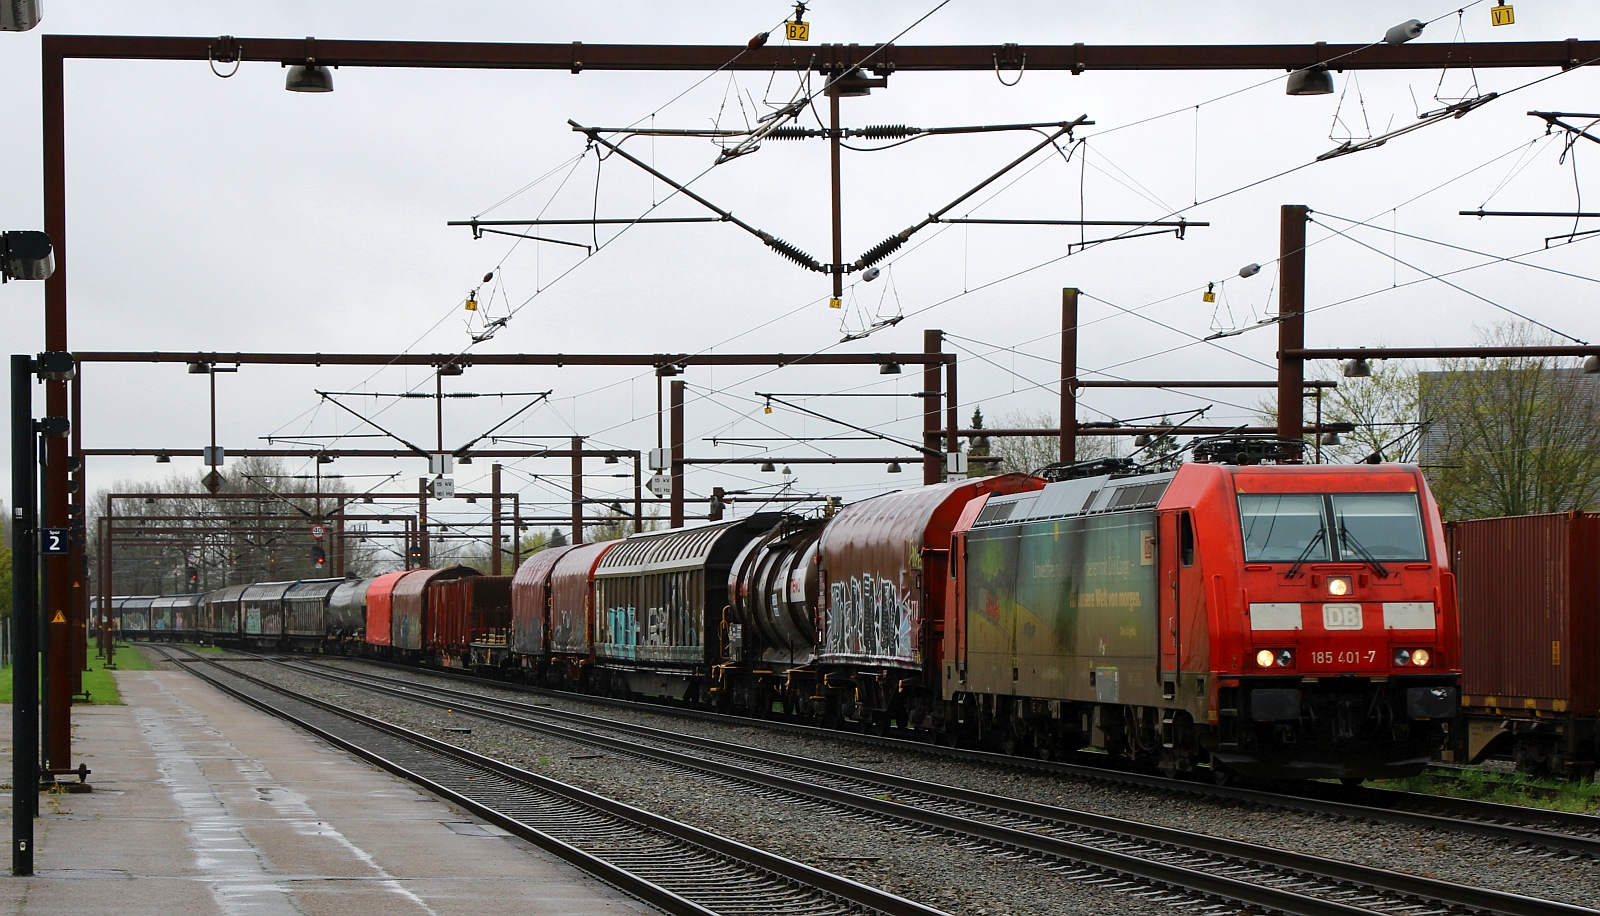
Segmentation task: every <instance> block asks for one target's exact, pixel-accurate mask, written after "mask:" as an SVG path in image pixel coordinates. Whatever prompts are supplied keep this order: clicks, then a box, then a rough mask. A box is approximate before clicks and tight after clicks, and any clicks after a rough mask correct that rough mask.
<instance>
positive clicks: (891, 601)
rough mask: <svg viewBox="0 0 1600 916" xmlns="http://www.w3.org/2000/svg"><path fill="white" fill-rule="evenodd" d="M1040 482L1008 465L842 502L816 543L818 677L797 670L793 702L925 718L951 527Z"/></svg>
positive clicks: (820, 709) (939, 639) (865, 714)
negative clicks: (970, 508)
mask: <svg viewBox="0 0 1600 916" xmlns="http://www.w3.org/2000/svg"><path fill="white" fill-rule="evenodd" d="M1042 486H1044V481H1043V480H1041V479H1039V478H1037V477H1033V476H1030V475H1026V474H1004V475H999V476H996V477H985V478H981V479H979V480H972V481H952V482H949V483H943V484H936V485H933V486H926V487H918V488H916V489H912V490H902V491H899V492H896V493H889V494H887V495H884V496H878V497H874V498H872V499H868V500H863V501H861V502H859V503H855V504H853V505H850V506H847V507H845V508H844V509H843V510H842V511H840V513H839V514H838V516H837V517H835V518H834V519H833V520H832V521H831V522H829V523H828V526H827V529H826V530H825V531H824V532H823V534H822V539H821V541H820V542H819V545H818V550H819V556H820V560H819V562H820V577H821V579H820V583H819V588H820V590H821V600H822V602H823V606H822V609H821V612H820V620H819V624H818V626H819V631H818V633H817V647H818V648H817V667H818V669H819V671H818V675H817V679H815V680H813V681H809V682H808V681H806V680H804V679H801V678H796V679H793V680H792V681H791V683H790V684H789V686H788V690H789V691H790V693H791V696H790V698H789V699H790V703H791V705H798V706H799V707H800V708H801V709H804V710H808V711H809V712H810V713H811V714H813V715H816V716H818V717H820V718H821V719H823V720H824V721H831V720H837V719H842V720H844V721H846V722H855V723H861V724H871V725H873V726H874V727H876V728H879V729H882V728H884V727H887V725H888V723H889V721H890V720H891V719H894V720H897V721H899V722H902V723H910V724H912V725H913V726H914V727H922V728H926V727H928V726H929V724H930V716H929V711H930V709H931V707H932V706H933V705H934V704H935V703H936V702H937V700H938V696H937V693H938V689H939V688H938V680H939V676H940V671H941V661H940V658H941V653H942V651H943V648H942V647H943V639H944V626H945V625H944V616H945V615H944V606H945V591H946V588H945V580H946V579H947V578H948V577H949V574H950V572H949V570H950V536H951V533H952V531H953V530H954V528H955V526H956V524H957V522H958V521H959V520H960V518H961V515H962V512H963V510H964V509H965V508H966V507H967V505H968V504H969V503H971V502H973V501H974V500H976V499H979V498H980V497H983V496H986V495H989V494H1008V493H1021V492H1027V491H1031V490H1037V489H1038V488H1040V487H1042ZM830 671H833V672H835V673H830Z"/></svg>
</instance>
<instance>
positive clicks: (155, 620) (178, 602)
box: [150, 595, 202, 641]
mask: <svg viewBox="0 0 1600 916" xmlns="http://www.w3.org/2000/svg"><path fill="white" fill-rule="evenodd" d="M201 597H202V596H200V595H159V596H157V597H156V598H155V599H154V600H152V601H151V602H150V631H151V634H150V636H151V638H152V639H165V640H175V641H183V640H188V639H192V638H193V636H194V632H195V628H196V617H197V616H198V613H197V612H198V610H199V607H200V598H201Z"/></svg>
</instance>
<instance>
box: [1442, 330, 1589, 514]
mask: <svg viewBox="0 0 1600 916" xmlns="http://www.w3.org/2000/svg"><path fill="white" fill-rule="evenodd" d="M1479 336H1480V338H1481V341H1482V343H1483V344H1484V345H1485V346H1534V345H1540V344H1550V343H1554V341H1553V340H1551V339H1550V338H1548V337H1545V336H1542V335H1539V334H1537V333H1534V332H1531V331H1529V330H1527V329H1525V328H1524V327H1521V326H1517V325H1509V324H1502V325H1496V326H1494V327H1492V328H1490V329H1488V330H1486V331H1480V334H1479ZM1440 365H1441V368H1442V371H1439V372H1425V373H1422V376H1421V387H1420V393H1421V407H1422V411H1423V415H1424V419H1425V420H1426V421H1427V422H1428V427H1427V433H1426V434H1425V436H1424V441H1423V447H1422V460H1423V464H1424V467H1425V470H1426V472H1427V474H1428V482H1429V485H1430V486H1431V487H1432V489H1433V493H1434V496H1435V497H1436V498H1438V500H1439V505H1440V509H1441V511H1442V512H1443V513H1444V514H1445V516H1446V517H1447V518H1477V517H1486V516H1506V515H1526V514H1530V513H1539V512H1565V511H1568V510H1574V509H1587V508H1592V507H1594V506H1596V505H1597V504H1600V423H1597V421H1600V377H1597V376H1593V375H1586V374H1584V372H1583V371H1582V369H1580V368H1579V367H1578V365H1577V362H1576V360H1572V359H1560V358H1555V357H1540V356H1516V357H1494V358H1489V359H1483V360H1477V359H1453V360H1443V361H1441V364H1440Z"/></svg>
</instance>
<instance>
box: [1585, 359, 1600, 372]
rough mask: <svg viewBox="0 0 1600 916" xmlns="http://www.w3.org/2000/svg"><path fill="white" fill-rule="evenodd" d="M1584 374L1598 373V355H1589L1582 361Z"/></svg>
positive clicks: (1599, 366)
mask: <svg viewBox="0 0 1600 916" xmlns="http://www.w3.org/2000/svg"><path fill="white" fill-rule="evenodd" d="M1583 374H1584V375H1600V356H1594V355H1590V356H1588V357H1586V358H1585V359H1584V361H1583Z"/></svg>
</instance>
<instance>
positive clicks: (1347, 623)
mask: <svg viewBox="0 0 1600 916" xmlns="http://www.w3.org/2000/svg"><path fill="white" fill-rule="evenodd" d="M1322 628H1323V629H1325V630H1359V629H1361V605H1359V604H1324V605H1323V606H1322Z"/></svg>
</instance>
